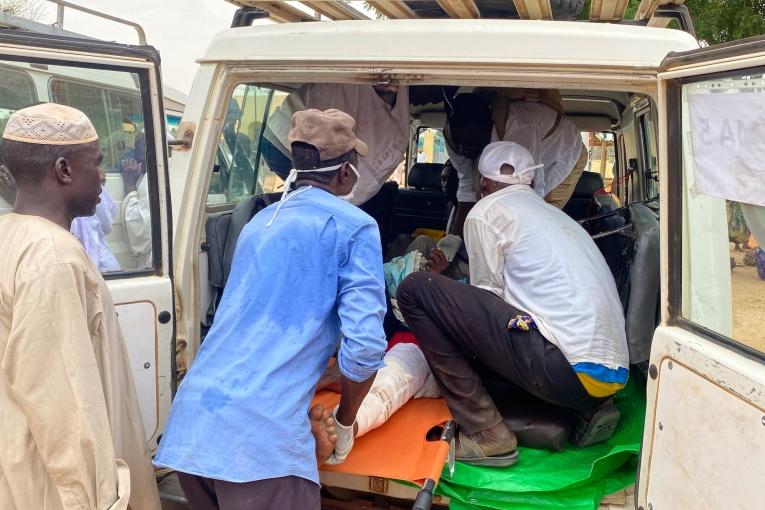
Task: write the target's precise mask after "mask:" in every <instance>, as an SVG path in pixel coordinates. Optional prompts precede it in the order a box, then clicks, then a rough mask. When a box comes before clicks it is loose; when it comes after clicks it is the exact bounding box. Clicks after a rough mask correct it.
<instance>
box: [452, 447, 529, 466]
mask: <svg viewBox="0 0 765 510" xmlns="http://www.w3.org/2000/svg"><path fill="white" fill-rule="evenodd" d="M455 460H457V461H459V462H462V463H463V464H470V465H471V466H486V467H508V466H512V465H513V464H515V463H516V462H518V450H513V451H512V452H510V453H508V454H506V455H495V456H493V457H473V458H471V459H460V458H459V457H457V458H456V459H455Z"/></svg>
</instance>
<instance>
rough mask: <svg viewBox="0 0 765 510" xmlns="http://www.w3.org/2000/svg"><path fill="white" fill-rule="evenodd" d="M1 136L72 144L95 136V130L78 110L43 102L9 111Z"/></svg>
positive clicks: (37, 141)
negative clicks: (12, 111)
mask: <svg viewBox="0 0 765 510" xmlns="http://www.w3.org/2000/svg"><path fill="white" fill-rule="evenodd" d="M3 138H5V139H6V140H14V141H16V142H26V143H34V144H41V145H76V144H83V143H89V142H93V141H95V140H98V133H96V128H94V127H93V123H92V122H90V119H88V117H87V116H86V115H85V114H84V113H82V112H81V111H80V110H77V109H75V108H72V107H70V106H64V105H61V104H56V103H43V104H38V105H35V106H30V107H28V108H23V109H21V110H18V111H17V112H15V113H13V114H12V115H11V117H10V118H9V119H8V123H7V124H6V125H5V131H3Z"/></svg>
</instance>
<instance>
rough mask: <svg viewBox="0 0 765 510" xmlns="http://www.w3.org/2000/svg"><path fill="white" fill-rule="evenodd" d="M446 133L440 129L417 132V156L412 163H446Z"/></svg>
mask: <svg viewBox="0 0 765 510" xmlns="http://www.w3.org/2000/svg"><path fill="white" fill-rule="evenodd" d="M447 159H449V155H448V154H447V153H446V141H445V140H444V132H443V130H442V129H440V128H430V127H424V128H420V129H419V130H418V131H417V154H416V155H415V161H413V162H412V163H439V164H443V163H446V160H447Z"/></svg>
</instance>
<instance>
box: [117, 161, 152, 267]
mask: <svg viewBox="0 0 765 510" xmlns="http://www.w3.org/2000/svg"><path fill="white" fill-rule="evenodd" d="M122 220H123V224H124V226H125V235H126V237H127V242H128V246H129V247H130V252H131V253H132V254H133V255H137V256H140V255H146V254H147V253H150V252H151V207H150V205H149V184H148V179H147V178H146V175H144V176H143V177H141V179H140V182H139V183H138V188H137V189H136V191H133V192H131V193H128V195H127V196H126V197H125V199H124V200H123V202H122Z"/></svg>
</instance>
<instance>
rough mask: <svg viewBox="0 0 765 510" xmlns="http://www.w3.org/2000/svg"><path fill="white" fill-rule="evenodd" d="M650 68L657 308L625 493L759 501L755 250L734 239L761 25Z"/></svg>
mask: <svg viewBox="0 0 765 510" xmlns="http://www.w3.org/2000/svg"><path fill="white" fill-rule="evenodd" d="M659 81H660V83H659V90H660V96H659V107H660V108H659V110H660V111H662V112H664V115H663V117H662V119H661V124H660V136H661V139H660V141H661V144H660V145H661V161H662V163H661V166H662V171H661V209H662V216H661V221H662V223H661V235H662V289H663V292H662V306H663V320H662V326H661V327H659V328H658V329H657V331H656V334H655V336H654V340H653V346H652V351H651V360H650V368H649V378H648V388H647V400H648V408H647V413H646V423H645V435H644V439H643V453H642V459H641V469H640V479H639V486H638V504H639V508H641V509H655V510H667V509H688V508H694V509H707V508H708V509H721V508H725V509H744V508H746V509H751V508H763V505H765V499H763V487H764V486H765V462H763V459H765V354H763V353H764V352H765V266H763V264H764V263H765V260H762V253H763V252H755V253H751V252H749V253H748V252H747V251H746V250H747V245H748V244H750V243H751V244H750V245H752V246H753V245H754V244H755V243H757V242H759V244H760V246H762V245H763V242H765V231H764V230H763V226H765V38H757V39H752V40H747V41H744V42H737V43H733V44H727V45H721V46H717V47H710V48H704V49H700V50H694V51H690V52H685V53H679V54H670V55H669V56H668V57H667V59H666V60H665V61H664V63H663V65H662V69H661V72H660V73H659ZM737 246H738V247H739V248H740V249H741V250H742V251H739V249H737ZM758 257H760V261H759V274H758V267H757V266H756V265H754V266H753V265H751V264H753V263H754V264H757V261H756V259H757V258H758Z"/></svg>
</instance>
